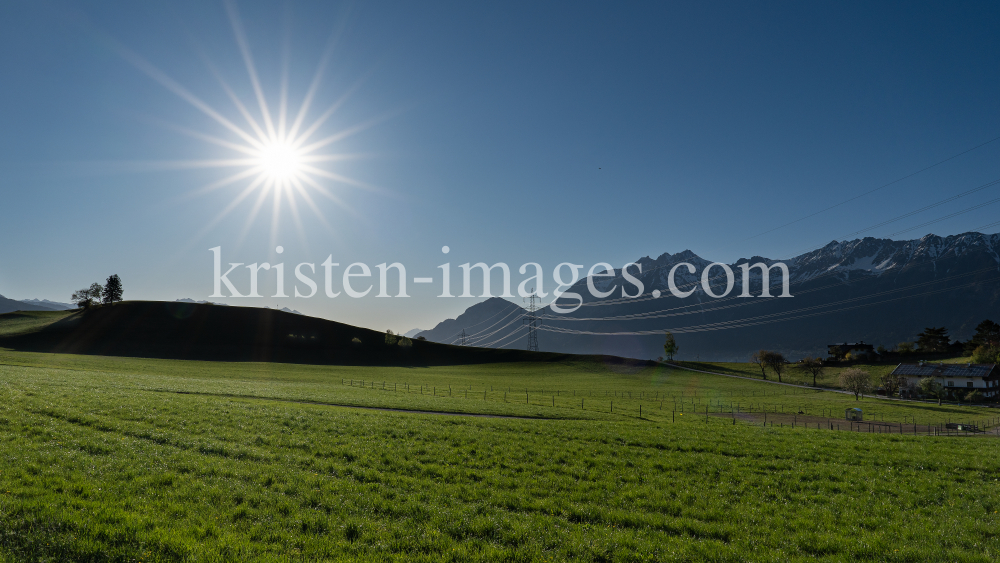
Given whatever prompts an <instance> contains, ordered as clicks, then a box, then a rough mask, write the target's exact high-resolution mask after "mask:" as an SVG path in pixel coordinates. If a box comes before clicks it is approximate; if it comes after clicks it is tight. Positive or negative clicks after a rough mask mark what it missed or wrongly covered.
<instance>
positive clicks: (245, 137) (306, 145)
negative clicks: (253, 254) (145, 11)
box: [118, 0, 374, 242]
mask: <svg viewBox="0 0 1000 563" xmlns="http://www.w3.org/2000/svg"><path fill="white" fill-rule="evenodd" d="M224 4H225V7H226V13H227V15H228V17H229V21H230V23H231V25H232V29H233V33H234V35H235V39H236V44H237V46H238V47H239V50H240V54H241V56H242V58H243V62H244V66H245V67H246V71H247V75H248V78H249V81H250V85H251V86H252V89H253V93H254V98H255V102H256V106H257V107H256V108H255V109H253V110H251V109H250V108H249V107H248V104H246V103H244V101H243V100H242V99H240V98H239V96H238V95H237V94H236V93H235V91H234V90H233V88H232V87H230V85H229V84H228V83H227V82H226V81H225V80H224V79H223V78H222V76H221V74H220V73H219V72H218V70H217V69H215V67H213V66H212V65H211V64H210V63H208V64H209V68H210V70H211V71H212V73H213V74H214V76H215V78H216V79H217V80H218V82H219V85H220V86H221V87H222V89H223V90H224V91H225V93H226V95H227V96H228V98H229V100H230V101H231V102H232V104H233V108H234V109H235V111H236V112H237V113H239V115H240V116H241V117H242V119H243V121H244V122H245V123H244V124H242V125H240V124H238V123H236V122H234V121H233V120H231V119H229V118H227V117H225V115H224V114H223V112H220V111H217V110H216V109H215V108H213V107H211V106H210V105H209V104H207V103H206V102H205V101H203V100H202V99H201V98H199V97H198V96H196V95H195V94H193V93H192V92H191V91H189V90H188V89H187V88H185V87H183V86H182V85H181V84H179V83H178V82H176V81H175V80H173V79H172V78H171V77H169V76H168V75H167V74H166V73H164V72H163V71H162V70H160V69H159V68H157V67H155V66H154V65H153V64H151V63H150V62H148V61H147V60H145V59H143V58H142V57H140V56H139V55H137V54H135V53H134V52H132V51H131V50H129V49H127V48H125V47H124V46H120V45H119V47H118V50H119V52H120V54H121V55H122V56H123V57H124V58H125V59H126V60H128V61H129V62H130V63H132V64H133V65H134V66H135V67H137V68H138V69H139V70H141V71H142V72H144V73H145V74H146V75H148V76H149V77H151V78H153V79H154V80H156V81H157V82H159V83H160V84H161V85H163V86H164V87H166V88H167V89H168V90H170V91H171V92H173V93H174V94H176V95H177V96H179V97H180V98H182V99H183V100H185V101H186V102H188V103H189V104H191V105H192V106H193V107H195V108H196V109H198V110H199V111H201V112H202V113H204V114H205V115H207V116H208V117H210V118H211V119H212V120H213V121H214V122H215V123H216V124H217V125H219V126H221V127H222V128H223V129H224V130H225V134H224V136H219V135H214V134H209V133H204V132H201V131H195V130H191V129H187V128H184V127H180V126H177V125H174V124H167V126H168V127H170V128H171V129H174V130H175V131H178V132H180V133H182V134H185V135H187V136H190V137H194V138H197V139H199V140H201V141H205V142H208V143H211V144H213V145H216V146H218V147H222V148H224V149H227V150H230V151H232V153H233V157H232V158H223V159H214V160H186V161H171V162H167V163H163V162H160V163H158V164H159V165H160V166H163V165H167V166H169V167H171V168H218V169H224V168H228V169H233V168H235V169H236V171H235V172H234V173H232V174H230V175H228V176H226V177H224V178H222V179H220V180H217V181H215V182H213V183H211V184H208V185H206V186H203V187H202V188H201V189H199V190H197V191H196V192H194V193H195V194H205V193H207V192H212V191H215V190H219V189H222V188H228V187H232V186H238V185H239V184H241V183H242V184H243V186H244V187H243V189H242V190H239V191H238V193H236V194H235V195H234V197H233V199H232V200H231V201H230V202H229V204H228V205H226V207H225V208H224V209H222V211H221V212H220V213H219V214H218V215H216V216H215V217H214V218H213V219H212V220H211V221H210V222H209V223H208V224H207V225H206V226H205V227H204V228H203V229H202V231H201V232H200V233H198V235H196V237H195V238H196V239H197V238H200V237H201V236H204V235H205V234H206V233H208V232H209V231H210V230H211V229H213V228H214V227H215V226H216V225H217V224H218V223H219V222H220V221H222V220H223V219H224V218H225V217H226V216H227V215H229V214H230V213H231V212H233V210H235V209H236V208H237V207H239V206H240V205H241V204H243V203H244V202H245V201H246V200H248V199H251V196H253V195H257V198H256V201H254V202H253V205H252V208H251V210H250V213H249V215H248V217H247V220H246V223H245V225H244V228H243V234H242V235H241V239H242V238H243V236H245V234H246V233H247V232H248V231H249V230H250V228H251V226H252V224H253V222H254V221H255V219H256V217H257V215H258V214H259V212H260V211H261V209H262V207H263V206H264V205H265V203H267V201H268V199H270V201H271V206H272V221H271V235H272V239H274V238H275V237H276V235H277V231H278V220H279V217H280V209H281V205H282V202H283V201H286V202H287V203H288V205H289V208H290V210H291V212H292V215H293V217H294V219H295V221H296V223H297V225H296V226H297V227H299V230H300V233H301V229H302V228H301V224H300V217H299V213H298V210H299V200H301V202H302V203H304V204H305V205H306V206H307V207H309V208H310V209H311V210H312V211H313V213H314V214H315V215H316V216H317V217H318V218H319V219H320V221H321V222H322V223H323V224H324V225H326V226H327V228H330V225H329V223H328V222H327V221H326V219H325V218H324V216H323V213H322V212H321V210H320V207H319V205H317V203H316V200H315V199H314V197H313V195H312V194H319V195H322V196H324V197H325V198H327V199H329V200H331V201H333V202H334V203H336V204H337V205H340V206H342V207H344V208H346V209H348V210H349V211H350V209H349V208H347V207H346V205H345V204H344V202H343V200H342V198H340V197H338V195H337V194H336V193H335V192H334V191H333V190H331V189H330V185H331V184H336V185H339V186H354V187H366V188H367V187H370V186H367V185H366V184H364V183H362V182H359V181H357V180H354V179H351V178H349V177H346V176H344V175H342V174H339V173H337V172H334V171H332V170H330V169H329V168H328V166H329V165H330V164H331V163H335V162H337V161H343V160H347V159H350V158H355V157H356V155H351V154H345V153H330V152H324V151H326V150H328V149H329V148H330V147H331V146H332V145H334V144H336V143H338V142H339V141H342V140H344V139H346V138H347V137H349V136H351V135H354V134H356V133H358V132H360V131H363V130H365V129H367V128H368V127H370V126H371V125H373V124H374V121H370V122H367V123H361V124H358V125H355V126H352V127H348V128H346V129H344V130H341V131H336V132H333V133H332V134H329V135H327V136H325V137H322V138H317V137H318V133H320V132H321V131H322V129H323V127H324V126H325V125H326V123H327V122H328V120H329V119H330V117H331V116H333V115H334V113H335V112H336V111H337V110H338V109H339V108H340V107H341V106H342V105H343V103H344V102H345V101H346V100H347V98H348V96H349V95H350V93H351V92H352V91H353V89H349V90H348V93H347V94H345V95H343V96H341V97H340V98H339V99H337V100H335V101H333V102H332V103H331V104H330V106H329V107H327V108H326V109H325V111H323V112H322V113H320V114H319V115H318V116H314V117H311V118H310V116H311V115H312V113H311V110H312V106H313V102H314V101H316V99H317V94H318V90H319V86H320V83H321V81H322V77H323V73H324V70H325V68H326V65H327V63H328V61H329V58H330V54H331V48H332V42H331V44H330V46H328V48H327V50H326V52H324V54H323V56H322V57H321V58H320V62H319V65H318V66H317V69H316V72H315V74H314V75H313V78H312V82H311V84H310V86H309V89H308V90H307V91H306V94H305V96H304V98H303V100H302V102H301V103H300V104H299V107H298V110H297V112H296V113H295V116H294V118H293V119H291V120H289V119H288V117H289V104H288V95H287V92H288V72H287V57H286V63H285V65H284V70H283V72H282V78H281V83H280V95H279V102H278V104H277V107H276V110H277V111H273V110H272V108H271V106H270V105H269V104H268V101H267V98H266V96H265V93H264V88H263V87H262V86H261V81H260V78H259V77H258V74H257V69H256V65H255V64H254V59H253V56H252V54H251V50H250V43H249V41H248V39H247V37H246V33H245V31H244V28H243V24H242V22H241V20H240V15H239V12H238V10H237V7H236V5H235V3H234V2H233V1H232V0H227V1H226V2H225V3H224ZM206 62H207V58H206ZM268 196H270V198H269V197H268ZM272 242H273V240H272Z"/></svg>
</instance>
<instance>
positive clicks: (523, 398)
mask: <svg viewBox="0 0 1000 563" xmlns="http://www.w3.org/2000/svg"><path fill="white" fill-rule="evenodd" d="M342 384H343V385H346V386H350V387H355V388H360V389H366V390H374V391H384V392H390V393H405V394H418V395H421V396H427V397H439V398H457V399H464V400H470V401H485V402H502V403H508V404H521V405H526V406H538V407H552V408H557V407H558V408H563V409H574V410H575V409H579V410H581V411H590V412H598V413H607V414H615V415H619V416H623V417H631V418H638V419H649V420H658V421H663V420H668V419H669V421H670V422H673V423H677V422H681V421H684V420H698V419H704V421H705V422H706V423H707V422H712V421H719V420H722V421H723V422H728V421H727V420H725V419H730V420H731V423H732V424H734V425H735V424H737V423H743V424H753V425H760V426H763V427H766V428H785V427H789V428H805V429H818V430H835V431H849V432H868V433H872V434H910V435H930V436H973V435H1000V417H990V418H976V419H958V418H955V419H952V418H945V419H944V420H917V419H916V417H914V416H913V415H909V414H903V415H902V416H898V415H897V416H896V417H892V414H893V413H889V416H888V417H887V415H886V413H885V412H879V411H869V412H867V413H865V415H864V416H865V417H866V418H867V420H847V419H846V416H845V414H844V413H843V412H842V411H841V407H829V406H822V405H820V406H815V405H807V404H802V405H795V404H788V402H769V401H764V400H759V401H745V400H743V399H748V398H750V399H752V398H760V399H764V398H771V399H772V400H774V399H778V398H781V399H784V400H785V401H787V400H788V399H793V398H795V397H797V396H804V395H815V394H818V393H821V391H817V390H810V389H796V388H789V389H780V390H772V391H771V392H770V393H768V392H767V391H756V392H751V393H752V394H751V393H746V394H740V393H738V392H732V393H731V397H719V396H718V395H719V393H713V396H712V397H705V396H704V395H699V394H698V393H696V392H684V391H680V392H667V391H659V390H655V391H632V390H613V389H586V390H573V389H570V390H566V389H557V390H548V391H547V390H542V389H535V390H532V389H530V388H517V389H515V388H514V387H512V386H508V387H499V386H484V387H481V388H474V387H473V386H471V385H466V386H457V385H427V384H411V383H408V382H404V383H399V382H388V381H375V380H362V379H343V380H342ZM733 399H739V400H733ZM616 400H617V405H616ZM887 418H888V419H887Z"/></svg>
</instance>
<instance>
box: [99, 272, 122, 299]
mask: <svg viewBox="0 0 1000 563" xmlns="http://www.w3.org/2000/svg"><path fill="white" fill-rule="evenodd" d="M122 293H124V290H123V289H122V280H121V278H119V277H118V274H114V275H113V276H111V277H109V278H108V281H107V283H105V284H104V295H103V301H104V304H105V305H112V304H114V303H117V302H119V301H121V300H122Z"/></svg>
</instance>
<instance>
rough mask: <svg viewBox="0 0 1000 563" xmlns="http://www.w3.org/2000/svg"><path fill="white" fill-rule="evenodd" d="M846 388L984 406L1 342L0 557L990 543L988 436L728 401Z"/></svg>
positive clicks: (842, 556)
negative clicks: (846, 425) (899, 427)
mask: <svg viewBox="0 0 1000 563" xmlns="http://www.w3.org/2000/svg"><path fill="white" fill-rule="evenodd" d="M735 366H738V364H732V365H731V366H730V367H731V369H737V368H736V367H735ZM722 367H727V366H722ZM754 367H755V366H754ZM855 405H861V406H862V408H864V409H865V414H866V417H874V418H884V419H885V420H899V421H903V420H914V419H916V420H917V421H918V423H926V424H938V423H942V422H945V421H947V420H981V421H987V420H992V418H993V414H992V412H991V411H990V410H989V409H985V408H982V407H972V406H954V405H951V406H949V405H943V406H938V405H934V404H926V403H904V402H899V401H888V400H879V399H872V398H866V399H865V400H863V401H860V402H856V401H855V400H854V397H853V396H846V395H842V394H837V393H832V392H822V391H812V390H804V389H797V388H789V387H782V386H777V385H773V384H768V383H764V382H760V381H750V380H744V379H736V378H729V377H722V376H716V375H708V374H699V373H694V372H690V371H684V370H680V369H671V368H667V367H656V368H642V369H639V368H634V367H632V368H630V367H628V366H622V365H615V364H603V363H600V362H584V361H581V362H568V363H525V364H490V365H470V366H449V367H438V368H400V367H391V368H385V367H337V366H305V365H287V364H231V363H216V362H184V361H170V360H145V359H131V358H107V357H94V356H68V355H53V354H33V353H23V352H12V351H0V561H3V562H4V563H6V562H7V561H143V562H145V561H250V560H254V561H289V560H303V561H637V562H638V561H789V560H806V559H809V560H812V559H820V560H829V561H843V560H878V561H994V560H997V559H998V558H1000V539H998V533H1000V532H998V530H1000V526H998V524H1000V521H998V520H1000V514H998V512H997V511H998V510H1000V481H997V479H998V478H1000V467H998V466H1000V460H998V458H997V456H996V454H995V452H996V448H997V447H998V446H1000V441H998V440H997V438H996V437H989V436H982V435H980V436H976V437H963V436H949V437H945V436H940V437H935V436H926V435H922V436H913V435H908V434H905V433H904V434H892V433H886V434H875V433H867V432H864V433H861V432H833V431H830V430H829V429H827V427H826V426H822V425H820V426H821V427H820V428H815V427H808V428H803V427H802V425H801V424H799V425H797V426H796V427H795V428H792V427H791V426H790V425H788V424H784V422H781V423H780V425H775V426H771V425H767V426H765V425H763V424H762V423H761V422H760V421H759V420H758V419H757V418H754V416H752V415H751V410H750V409H756V410H755V411H754V412H756V413H760V412H761V411H769V409H771V411H769V412H772V411H773V412H774V414H772V415H770V416H772V417H780V416H781V414H780V413H785V414H788V413H796V415H797V413H799V412H802V413H804V416H805V417H807V419H808V417H809V416H812V417H819V416H821V415H822V416H827V415H829V416H834V415H835V414H836V413H838V412H839V413H843V409H844V408H846V407H851V406H855ZM357 407H368V408H357ZM640 407H642V415H641V416H640V415H639V408H640ZM705 408H708V409H709V411H710V413H709V416H706V415H705V413H704V409H705ZM380 409H381V410H380ZM387 409H398V410H387ZM727 409H729V410H727ZM401 410H409V411H435V412H445V413H457V414H430V413H429V412H423V413H421V412H400V411H401ZM737 411H738V412H739V413H740V414H741V416H735V415H734V414H733V413H736V412H737ZM682 412H683V414H681V413H682ZM726 412H729V413H730V414H733V416H728V417H727V416H726V415H725V413H726ZM463 413H464V414H466V415H468V414H480V415H489V416H463V415H462V414H463ZM744 413H745V414H746V416H744ZM841 418H842V417H841ZM772 420H773V418H772ZM780 420H782V421H784V420H785V419H780ZM921 421H926V422H921Z"/></svg>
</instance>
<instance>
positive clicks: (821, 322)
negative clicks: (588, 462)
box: [420, 233, 1000, 361]
mask: <svg viewBox="0 0 1000 563" xmlns="http://www.w3.org/2000/svg"><path fill="white" fill-rule="evenodd" d="M636 262H637V263H638V264H640V265H641V266H642V272H641V273H638V272H637V271H636V270H635V268H630V270H629V273H630V274H631V275H632V276H634V277H635V278H637V279H639V280H640V281H641V282H642V284H643V286H644V291H643V295H641V296H640V297H638V298H636V299H628V298H623V297H622V296H621V293H620V291H621V290H620V289H617V288H622V287H623V286H624V287H625V288H626V290H627V291H628V292H629V293H630V294H634V293H635V290H636V289H635V286H634V285H633V284H632V283H631V282H630V281H629V280H627V279H626V278H625V277H624V276H623V275H622V273H621V271H620V270H616V271H615V272H614V274H615V276H614V277H611V276H607V277H595V279H594V285H595V287H596V288H597V289H598V290H602V291H606V290H608V289H610V288H611V287H612V286H614V287H616V293H615V294H613V295H611V296H609V297H608V298H606V299H597V298H595V297H593V296H592V295H590V292H589V291H588V289H587V282H586V280H581V281H579V282H578V283H577V284H576V285H574V286H573V287H572V288H570V289H569V290H568V291H570V292H575V293H579V294H580V295H581V296H583V298H584V303H585V304H584V306H582V307H580V308H579V309H578V310H577V311H575V312H573V313H571V314H568V315H560V314H556V313H554V312H552V311H551V310H550V309H544V310H542V311H540V312H539V315H540V316H541V318H542V328H541V332H540V333H539V338H538V341H539V347H540V349H542V350H547V351H558V352H577V353H592V352H603V353H609V354H617V355H626V356H633V357H639V358H652V357H656V356H659V355H660V354H661V353H662V351H661V350H662V348H661V344H662V339H663V337H662V335H663V333H664V332H665V331H667V330H670V331H671V332H673V333H674V334H675V335H676V337H677V340H678V343H679V344H680V347H681V353H680V357H681V358H688V359H694V358H701V359H719V360H735V361H746V358H747V356H748V355H749V354H750V353H751V352H752V351H754V350H757V349H760V348H768V349H776V350H781V351H783V352H785V353H786V354H789V355H791V356H793V357H795V356H799V357H800V356H804V355H807V354H816V353H821V352H825V350H826V345H827V344H829V343H832V342H843V341H852V342H853V341H857V340H864V341H865V342H870V343H875V344H885V345H887V346H891V345H895V344H896V343H898V342H901V341H910V340H913V338H914V337H915V335H916V334H917V333H918V332H920V331H921V330H923V328H925V327H927V326H945V327H947V328H948V329H949V330H950V331H951V336H952V338H953V339H954V338H958V339H966V338H968V337H969V336H970V334H971V333H972V331H973V327H975V325H976V324H978V323H979V321H981V320H983V319H984V318H992V319H993V320H998V319H1000V234H992V235H987V234H982V233H963V234H960V235H953V236H948V237H939V236H936V235H927V236H925V237H923V238H920V239H917V240H908V241H894V240H889V239H877V238H871V237H868V238H863V239H856V240H851V241H840V242H837V241H834V242H831V243H830V244H827V245H826V246H824V247H822V248H818V249H815V250H812V251H809V252H806V253H804V254H801V255H799V256H796V257H794V258H791V259H787V260H780V262H783V263H784V264H785V265H786V266H787V267H788V271H789V278H790V293H791V295H792V296H793V297H792V298H786V299H781V298H772V299H760V298H751V299H746V298H743V299H741V298H739V297H738V295H739V294H740V293H741V288H742V283H743V280H742V270H741V269H740V267H739V266H740V265H741V264H746V263H748V262H749V263H750V264H755V263H758V262H763V263H765V264H768V265H772V264H774V263H776V262H779V260H774V259H769V258H763V257H759V256H755V257H751V258H748V259H740V260H737V261H736V262H734V263H733V264H729V266H730V268H731V269H732V271H733V275H734V288H733V291H732V292H731V293H730V294H729V296H728V297H726V298H722V299H714V298H712V297H710V296H709V295H706V294H705V291H704V288H703V287H702V277H701V276H702V272H703V271H704V269H705V268H706V267H707V266H709V265H710V264H711V263H712V262H711V261H709V260H706V259H704V258H701V257H700V256H698V255H696V254H695V253H693V252H691V251H690V250H685V251H683V252H678V253H676V254H669V253H664V254H662V255H660V256H659V257H657V258H655V259H653V258H650V257H643V258H640V259H639V260H637V261H636ZM682 262H687V263H689V264H691V265H693V266H694V267H695V272H694V273H689V272H688V269H687V268H685V267H683V266H682V267H679V268H677V269H676V271H675V275H674V281H675V284H676V286H677V287H678V288H679V289H680V290H682V291H688V290H693V291H694V293H692V294H691V296H690V297H687V298H684V299H678V298H676V297H673V296H672V295H670V293H669V287H668V275H669V273H670V270H671V269H672V268H673V266H675V265H677V264H680V263H682ZM749 283H750V289H751V294H752V295H759V294H760V293H761V291H760V289H761V273H760V269H759V268H753V269H751V270H750V279H749ZM726 284H727V280H726V277H725V274H724V271H723V269H722V268H720V267H718V266H716V267H714V268H713V269H712V270H711V277H710V283H709V289H711V290H712V293H714V294H722V293H724V291H725V288H726ZM769 284H770V286H771V295H779V294H780V293H781V276H780V272H779V270H778V269H772V270H771V272H770V276H769ZM654 290H658V291H659V292H660V294H661V295H662V296H661V297H660V298H654V297H653V296H652V294H653V291H654ZM570 305H572V303H571V304H570ZM512 307H518V306H517V305H514V304H513V303H510V302H508V301H505V300H502V299H490V300H488V301H486V302H483V303H480V304H478V305H476V306H474V307H471V308H470V309H469V310H468V311H467V314H468V313H472V312H475V314H474V315H468V318H464V317H466V314H463V315H460V316H459V317H458V318H457V319H449V320H448V321H445V322H444V323H442V324H441V325H439V326H438V327H435V328H434V329H432V330H429V331H425V332H423V333H421V334H420V335H421V336H424V337H426V338H427V339H429V340H436V341H439V342H445V341H447V342H449V343H450V342H452V341H454V335H455V333H459V332H460V331H461V330H462V328H465V329H466V332H467V339H469V340H472V342H473V344H475V345H486V344H488V345H490V346H491V347H493V346H505V345H506V346H507V347H514V348H520V347H522V346H523V345H524V342H525V339H524V333H525V332H526V329H525V328H524V323H523V321H522V320H520V319H519V318H515V317H518V316H519V315H509V317H508V318H507V320H508V321H512V322H509V323H507V324H506V325H504V324H503V323H501V325H497V326H490V328H489V330H488V331H485V332H482V333H481V327H478V326H476V327H473V325H475V324H476V323H478V322H480V321H481V320H482V318H485V317H490V316H491V315H494V314H497V315H498V318H499V317H501V316H503V314H506V313H509V312H510V308H512ZM505 323H506V321H505ZM487 324H490V323H487ZM445 333H448V334H445ZM487 333H492V334H489V337H488V338H482V337H483V336H484V335H486V334H487ZM622 333H631V334H622ZM449 338H450V340H449Z"/></svg>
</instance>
